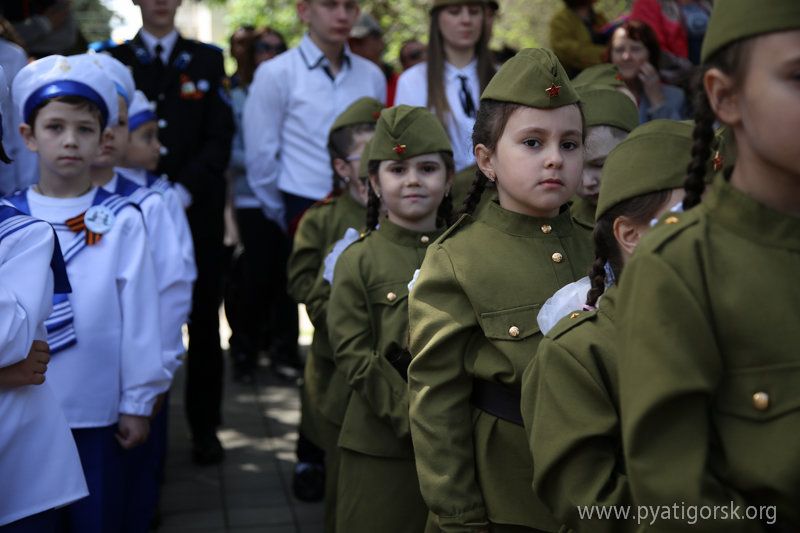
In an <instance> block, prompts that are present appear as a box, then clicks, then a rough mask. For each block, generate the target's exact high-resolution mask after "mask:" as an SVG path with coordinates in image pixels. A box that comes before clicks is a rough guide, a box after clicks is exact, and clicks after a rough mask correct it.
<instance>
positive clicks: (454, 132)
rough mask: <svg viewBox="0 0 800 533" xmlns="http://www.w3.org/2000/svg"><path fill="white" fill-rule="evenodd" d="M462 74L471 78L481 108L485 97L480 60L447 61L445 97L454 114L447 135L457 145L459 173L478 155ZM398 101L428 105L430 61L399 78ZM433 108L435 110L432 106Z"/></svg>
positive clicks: (396, 99)
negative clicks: (463, 99) (457, 64)
mask: <svg viewBox="0 0 800 533" xmlns="http://www.w3.org/2000/svg"><path fill="white" fill-rule="evenodd" d="M459 76H464V77H466V78H467V86H468V88H469V91H470V94H471V95H472V101H473V103H474V104H475V110H476V111H477V109H478V106H479V105H480V98H481V84H480V80H479V79H478V61H477V59H476V60H473V61H472V62H471V63H470V64H469V65H467V66H466V67H464V68H462V69H458V68H456V67H454V66H453V65H451V64H450V63H447V62H445V64H444V84H445V87H444V88H445V96H446V97H447V103H448V104H449V105H450V114H449V116H448V120H447V124H446V125H447V134H448V136H449V137H450V144H451V145H452V146H453V158H454V159H455V163H456V171H457V172H458V171H461V170H463V169H465V168H467V167H468V166H470V165H473V164H474V163H475V154H474V153H473V150H472V128H473V127H474V126H475V119H474V118H470V117H468V116H467V114H466V113H465V112H464V108H463V106H462V105H461V96H460V95H461V80H460V79H459ZM394 103H395V105H400V104H405V105H411V106H417V107H428V64H427V63H419V64H417V65H414V66H413V67H411V68H410V69H408V70H406V71H405V72H403V73H402V74H401V75H400V79H398V80H397V94H396V95H395V97H394ZM431 111H434V110H433V109H431Z"/></svg>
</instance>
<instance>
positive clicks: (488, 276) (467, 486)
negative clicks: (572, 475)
mask: <svg viewBox="0 0 800 533" xmlns="http://www.w3.org/2000/svg"><path fill="white" fill-rule="evenodd" d="M591 260H592V250H591V235H590V233H589V232H588V231H587V230H585V229H583V228H581V227H579V226H577V225H575V224H574V223H573V221H572V219H571V216H570V213H569V210H568V209H565V210H563V212H562V213H561V214H559V215H558V216H556V217H554V218H551V219H540V218H532V217H528V216H525V215H521V214H518V213H514V212H511V211H507V210H505V209H503V208H501V207H500V206H499V205H498V204H497V203H496V202H494V201H492V202H490V203H489V204H488V205H487V206H486V208H485V209H484V210H483V211H482V212H481V214H480V216H479V218H477V219H474V218H472V217H471V216H464V217H462V218H461V219H460V220H459V222H457V223H456V224H455V225H454V226H453V227H452V228H451V229H450V230H449V231H448V232H447V233H445V235H443V236H442V238H441V239H440V240H439V241H438V242H436V244H434V245H433V246H431V248H430V250H428V254H427V256H426V257H425V262H424V263H423V266H422V270H421V273H420V276H419V279H418V280H417V283H416V285H415V287H414V291H413V293H412V295H411V299H410V306H409V313H410V329H411V343H410V346H411V353H412V354H413V355H414V359H413V361H412V363H411V366H410V368H409V388H410V391H411V430H412V435H413V439H414V449H415V452H416V458H417V471H418V472H419V477H420V486H421V488H422V495H423V497H424V498H425V501H426V502H427V504H428V507H429V508H430V509H431V511H432V512H433V513H434V514H435V515H437V517H438V523H439V526H440V527H441V529H442V530H443V531H447V532H451V531H452V532H455V531H470V530H471V529H472V528H473V527H474V525H475V524H480V523H486V521H487V520H489V521H491V522H493V523H498V524H516V525H520V526H527V527H534V528H539V529H544V530H549V531H555V530H557V529H558V524H557V523H556V521H555V519H554V518H553V517H552V515H551V514H550V513H549V512H548V511H547V509H546V508H545V507H544V506H543V505H542V503H541V502H539V501H538V500H537V499H536V497H535V496H534V494H533V490H532V489H531V479H532V476H533V472H532V466H531V459H530V452H529V450H528V445H527V437H526V435H525V431H524V429H523V428H522V427H521V426H518V425H516V424H514V423H511V422H507V421H505V420H501V419H499V418H496V417H494V416H492V415H489V414H488V413H486V412H484V411H480V410H478V409H475V408H473V407H472V406H471V404H470V397H471V393H472V382H473V377H477V378H481V379H483V380H487V381H492V382H495V383H499V384H502V385H505V386H507V387H509V388H511V389H516V390H517V391H519V388H520V382H521V379H522V372H523V370H524V369H525V367H526V366H527V365H528V362H529V361H530V360H531V358H532V357H533V354H534V353H535V352H536V347H537V346H538V344H539V341H540V340H541V334H540V333H539V327H538V325H537V323H536V315H537V314H538V312H539V308H540V307H541V305H542V304H543V303H544V302H545V300H547V299H548V298H549V297H550V296H552V295H553V293H554V292H556V291H557V290H558V289H559V288H561V287H563V286H564V285H566V284H568V283H571V282H573V281H575V280H576V279H578V278H580V277H582V276H583V275H584V274H585V273H586V271H587V270H588V267H589V264H590V263H591Z"/></svg>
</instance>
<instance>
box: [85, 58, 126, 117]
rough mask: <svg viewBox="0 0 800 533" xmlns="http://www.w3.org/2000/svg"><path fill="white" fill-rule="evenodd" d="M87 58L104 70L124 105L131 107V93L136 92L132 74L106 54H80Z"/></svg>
mask: <svg viewBox="0 0 800 533" xmlns="http://www.w3.org/2000/svg"><path fill="white" fill-rule="evenodd" d="M81 55H85V56H87V57H88V58H89V59H91V60H93V61H96V62H97V63H98V64H99V65H100V68H102V69H103V70H105V71H106V72H107V73H108V75H109V77H111V81H113V82H114V85H115V86H116V88H117V94H119V95H120V96H121V97H122V98H124V99H125V103H126V104H128V105H129V106H130V105H131V100H133V93H134V92H136V82H134V81H133V74H131V69H129V68H128V67H127V66H126V65H125V64H124V63H122V62H121V61H119V60H117V59H115V58H113V57H111V56H110V55H108V54H106V53H99V54H98V53H95V52H90V53H88V54H81Z"/></svg>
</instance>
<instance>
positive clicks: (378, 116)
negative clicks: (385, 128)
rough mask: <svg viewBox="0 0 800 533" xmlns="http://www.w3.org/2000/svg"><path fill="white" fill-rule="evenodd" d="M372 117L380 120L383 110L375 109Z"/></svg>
mask: <svg viewBox="0 0 800 533" xmlns="http://www.w3.org/2000/svg"><path fill="white" fill-rule="evenodd" d="M372 118H374V119H375V120H378V119H379V118H381V112H380V111H375V112H374V113H372Z"/></svg>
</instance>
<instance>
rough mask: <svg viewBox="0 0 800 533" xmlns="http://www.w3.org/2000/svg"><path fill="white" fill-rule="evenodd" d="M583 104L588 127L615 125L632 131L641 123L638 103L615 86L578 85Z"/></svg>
mask: <svg viewBox="0 0 800 533" xmlns="http://www.w3.org/2000/svg"><path fill="white" fill-rule="evenodd" d="M576 90H577V91H578V95H579V96H580V99H581V104H583V114H584V117H585V118H586V127H587V128H591V127H593V126H614V127H615V128H619V129H621V130H625V131H627V132H631V131H633V130H634V128H636V127H637V126H638V125H639V110H638V109H636V104H634V103H633V101H632V100H631V99H630V98H628V97H627V96H626V95H625V94H622V93H621V92H619V91H618V90H616V89H614V88H613V87H609V86H607V85H587V86H583V87H576Z"/></svg>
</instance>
